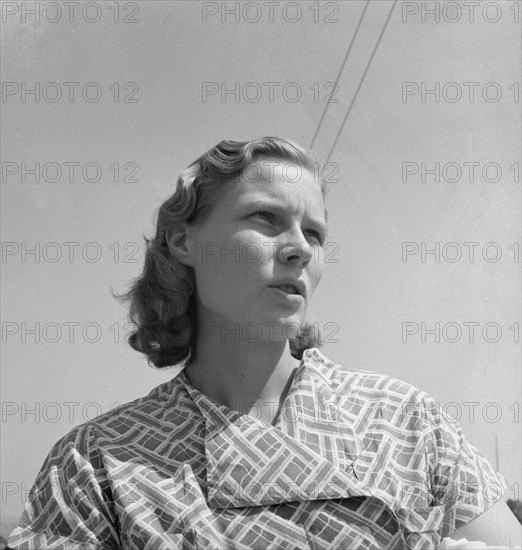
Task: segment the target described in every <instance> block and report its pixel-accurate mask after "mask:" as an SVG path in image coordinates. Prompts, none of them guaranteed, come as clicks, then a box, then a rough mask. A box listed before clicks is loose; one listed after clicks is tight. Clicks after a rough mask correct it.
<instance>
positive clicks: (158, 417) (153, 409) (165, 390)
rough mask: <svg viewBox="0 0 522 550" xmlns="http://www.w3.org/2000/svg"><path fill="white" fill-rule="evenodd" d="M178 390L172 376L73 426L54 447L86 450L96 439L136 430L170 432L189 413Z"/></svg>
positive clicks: (188, 402) (187, 403)
mask: <svg viewBox="0 0 522 550" xmlns="http://www.w3.org/2000/svg"><path fill="white" fill-rule="evenodd" d="M178 374H179V373H178ZM182 388H183V387H182V385H181V384H179V380H178V377H177V376H174V377H173V378H172V379H170V380H167V381H166V382H163V383H161V384H159V385H158V386H155V387H154V388H153V389H152V390H150V391H149V392H148V393H147V394H145V395H143V396H142V397H138V398H137V399H133V400H132V401H128V402H126V403H122V404H120V405H118V406H116V407H114V408H111V409H110V410H108V411H106V412H104V413H102V414H100V415H98V416H96V417H94V418H92V419H89V420H87V421H85V422H83V423H82V424H79V425H78V426H75V427H74V428H73V429H71V430H70V431H69V432H68V433H66V434H65V435H64V436H63V437H62V438H60V440H58V441H57V442H56V444H55V446H60V447H62V448H63V447H64V446H68V445H72V446H74V447H75V448H76V449H80V448H88V447H89V446H90V445H95V443H94V440H97V439H99V437H106V438H109V439H112V440H115V439H117V438H118V437H119V436H124V435H126V434H128V433H129V431H136V429H140V430H142V431H143V430H146V429H153V430H157V429H159V427H161V426H163V427H165V426H167V425H168V426H169V427H170V428H174V427H175V426H176V425H179V424H180V419H182V418H183V417H186V416H187V415H188V414H191V412H192V411H191V410H189V409H190V408H191V407H190V401H189V400H187V399H186V392H183V389H182Z"/></svg>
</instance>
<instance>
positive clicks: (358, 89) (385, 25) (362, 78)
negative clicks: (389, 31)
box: [325, 0, 397, 164]
mask: <svg viewBox="0 0 522 550" xmlns="http://www.w3.org/2000/svg"><path fill="white" fill-rule="evenodd" d="M395 4H397V0H393V5H392V7H391V10H390V13H389V14H388V17H387V18H386V22H385V23H384V27H383V29H382V31H381V34H380V35H379V38H378V40H377V43H376V44H375V47H374V48H373V52H372V55H371V56H370V59H369V61H368V64H367V65H366V69H364V73H363V75H362V77H361V81H360V82H359V85H358V86H357V90H355V95H354V96H353V99H352V102H351V103H350V106H349V107H348V111H347V112H346V115H345V116H344V120H343V122H342V124H341V127H340V128H339V131H338V132H337V136H335V140H334V142H333V145H332V148H331V149H330V152H329V153H328V157H327V158H326V161H325V164H326V163H327V162H328V161H329V160H330V157H331V156H332V153H333V150H334V149H335V146H336V145H337V141H338V140H339V136H340V135H341V132H342V131H343V128H344V125H345V124H346V121H347V120H348V117H349V116H350V113H351V111H352V107H353V105H354V103H355V100H356V99H357V96H358V95H359V91H360V89H361V88H362V85H363V83H364V79H365V78H366V73H367V72H368V69H369V68H370V65H371V64H372V61H373V58H374V57H375V54H376V53H377V49H378V48H379V44H380V43H381V39H382V37H383V36H384V32H385V31H386V27H387V26H388V23H389V21H390V19H391V16H392V13H393V10H394V9H395Z"/></svg>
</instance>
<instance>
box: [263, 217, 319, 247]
mask: <svg viewBox="0 0 522 550" xmlns="http://www.w3.org/2000/svg"><path fill="white" fill-rule="evenodd" d="M252 216H256V217H261V218H267V219H268V220H270V221H273V215H272V214H271V213H270V212H267V211H266V210H260V211H259V212H254V213H253V214H252ZM307 233H309V234H311V235H313V237H314V238H315V239H316V240H317V242H318V243H319V244H320V245H321V246H324V245H323V241H322V239H321V235H320V234H319V233H318V232H317V231H314V230H313V229H310V230H309V231H308V232H307Z"/></svg>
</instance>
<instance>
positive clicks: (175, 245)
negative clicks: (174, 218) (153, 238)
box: [165, 223, 194, 267]
mask: <svg viewBox="0 0 522 550" xmlns="http://www.w3.org/2000/svg"><path fill="white" fill-rule="evenodd" d="M187 229H188V228H187V224H186V223H184V224H181V225H179V226H177V227H169V229H167V232H166V234H165V238H166V239H167V245H168V247H169V252H170V253H171V254H172V256H174V258H176V260H178V262H180V263H182V264H183V265H189V266H192V267H193V266H194V264H193V259H192V254H191V246H190V244H191V242H190V241H191V239H190V236H189V232H188V231H187Z"/></svg>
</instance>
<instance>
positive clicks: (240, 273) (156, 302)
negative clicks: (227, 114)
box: [116, 137, 327, 367]
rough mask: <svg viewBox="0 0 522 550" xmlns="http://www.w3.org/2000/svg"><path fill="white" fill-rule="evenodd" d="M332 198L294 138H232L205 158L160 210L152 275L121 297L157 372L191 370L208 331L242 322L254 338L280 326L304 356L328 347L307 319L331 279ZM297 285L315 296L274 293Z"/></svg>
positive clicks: (152, 243) (138, 344)
mask: <svg viewBox="0 0 522 550" xmlns="http://www.w3.org/2000/svg"><path fill="white" fill-rule="evenodd" d="M326 191H327V190H326V187H325V185H324V183H323V181H322V179H321V177H320V170H319V166H318V163H317V161H316V159H315V157H314V156H313V155H312V154H311V153H310V152H308V151H306V150H305V149H303V148H301V147H300V146H299V145H297V144H295V143H293V142H291V141H288V140H285V139H281V138H275V137H264V138H259V139H255V140H252V141H249V142H235V141H222V142H220V143H218V144H217V145H216V146H215V147H213V148H212V149H210V150H209V151H207V152H206V153H205V154H203V155H202V156H201V157H199V158H198V159H197V160H196V161H194V162H193V163H192V164H191V165H190V166H189V167H188V168H187V169H185V170H184V171H183V172H182V173H181V174H180V175H179V177H178V181H177V187H176V190H175V192H174V194H173V195H172V196H171V197H170V198H169V199H167V200H166V201H165V202H164V203H163V204H162V205H161V207H160V209H159V211H158V216H157V227H156V234H155V236H154V238H153V239H150V240H149V239H147V238H145V241H146V256H145V265H144V269H143V273H142V275H141V276H140V277H138V278H137V279H136V280H135V281H134V282H133V284H132V286H131V288H130V290H129V291H128V292H127V293H126V294H124V295H122V296H116V297H117V298H118V299H123V300H128V301H130V318H131V321H132V322H133V323H134V324H135V325H136V327H137V330H136V331H135V332H134V333H133V334H132V335H131V337H130V339H129V343H130V345H131V346H132V347H133V348H134V349H136V350H138V351H141V352H143V353H145V354H146V355H147V356H148V359H149V363H150V364H153V365H155V366H156V367H164V366H169V365H174V364H177V363H180V362H182V361H185V362H186V363H187V364H190V363H192V362H193V361H194V359H195V357H196V349H197V341H198V331H199V334H200V337H201V336H202V334H201V331H203V333H206V332H208V334H215V332H216V330H221V329H222V327H223V326H226V325H227V324H230V323H232V324H238V326H239V327H240V330H239V334H242V335H245V334H246V338H252V339H253V341H255V338H256V337H257V338H259V337H260V334H261V333H262V334H264V335H265V336H263V337H266V327H270V326H272V329H271V330H270V334H271V335H273V334H279V335H281V334H284V333H286V334H287V337H288V338H289V339H290V349H291V352H292V355H293V356H294V357H296V358H298V359H300V358H301V356H302V353H303V351H304V350H305V349H307V348H310V347H315V346H320V345H321V340H320V334H319V332H318V331H315V330H314V329H313V327H312V326H311V325H309V324H308V323H306V322H305V315H306V308H307V305H308V302H309V300H310V297H311V295H312V293H313V292H314V290H315V288H316V286H317V284H318V283H319V281H320V278H321V276H322V272H323V252H324V251H323V248H322V247H323V245H324V241H325V239H326V236H327V235H326V215H327V214H326V209H325V207H324V199H325V196H326ZM287 279H290V280H294V281H298V282H299V284H300V285H303V289H304V293H305V296H303V297H299V296H295V297H293V298H290V297H286V296H285V295H284V294H282V293H280V291H278V290H274V289H273V288H271V287H270V286H271V285H273V284H274V283H277V282H280V281H281V280H287ZM256 325H257V327H256ZM274 327H276V331H275V333H274ZM281 327H284V328H285V331H283V333H281V330H280V329H281ZM243 328H248V332H247V333H245V332H244V331H243V330H242V329H243ZM278 328H279V331H278ZM258 329H263V330H262V331H260V330H258ZM204 336H206V334H205V335H204Z"/></svg>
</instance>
